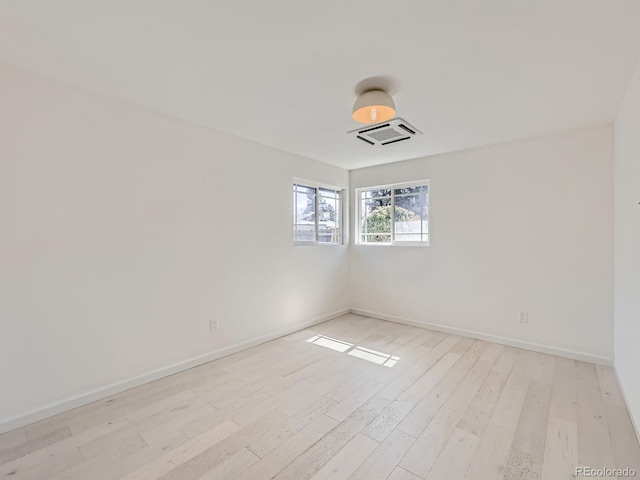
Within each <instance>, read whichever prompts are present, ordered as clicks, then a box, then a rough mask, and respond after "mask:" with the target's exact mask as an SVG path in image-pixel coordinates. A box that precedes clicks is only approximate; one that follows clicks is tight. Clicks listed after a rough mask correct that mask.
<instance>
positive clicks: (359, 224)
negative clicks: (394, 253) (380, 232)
mask: <svg viewBox="0 0 640 480" xmlns="http://www.w3.org/2000/svg"><path fill="white" fill-rule="evenodd" d="M423 186H426V187H427V240H420V241H396V240H395V236H396V231H395V230H396V226H395V223H396V222H395V211H396V210H395V209H396V194H395V190H396V189H397V188H410V187H423ZM387 189H388V190H391V203H390V207H391V233H390V236H391V241H390V242H363V241H362V235H365V233H364V232H363V231H362V192H368V191H371V190H387ZM355 197H356V201H355V204H356V205H355V207H356V208H355V210H356V211H355V218H356V222H357V223H356V232H355V233H356V238H355V242H354V243H355V245H357V246H364V247H429V246H430V245H431V182H430V181H429V180H428V179H425V180H415V181H411V182H398V183H388V184H384V185H374V186H371V187H359V188H356V191H355ZM420 222H421V223H422V222H423V219H422V218H421V219H420Z"/></svg>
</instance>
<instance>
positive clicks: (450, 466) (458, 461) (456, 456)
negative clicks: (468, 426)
mask: <svg viewBox="0 0 640 480" xmlns="http://www.w3.org/2000/svg"><path fill="white" fill-rule="evenodd" d="M479 442H480V438H479V437H478V436H476V435H473V434H471V433H469V432H465V431H464V430H461V429H459V428H457V429H456V430H455V431H454V433H453V435H452V436H451V438H450V439H449V441H448V442H447V444H446V445H445V447H444V449H443V450H442V453H440V455H439V456H438V459H437V460H436V463H435V465H434V466H433V468H432V469H431V470H430V471H429V474H428V475H427V476H426V478H427V480H458V479H462V478H464V476H465V474H466V473H467V470H468V469H469V464H470V463H471V460H472V459H473V455H474V454H475V451H476V449H477V448H478V444H479Z"/></svg>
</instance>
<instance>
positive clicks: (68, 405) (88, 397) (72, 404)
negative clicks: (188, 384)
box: [0, 308, 350, 434]
mask: <svg viewBox="0 0 640 480" xmlns="http://www.w3.org/2000/svg"><path fill="white" fill-rule="evenodd" d="M349 312H350V310H349V309H348V308H346V309H344V310H340V311H337V312H334V313H330V314H328V315H325V316H323V317H320V318H317V319H315V320H310V321H307V322H302V323H298V324H295V325H292V326H290V327H287V328H283V329H280V330H277V331H274V332H272V333H268V334H266V335H262V336H260V337H256V338H253V339H250V340H247V341H245V342H241V343H237V344H235V345H231V346H229V347H226V348H223V349H220V350H216V351H213V352H209V353H205V354H204V355H199V356H197V357H193V358H190V359H188V360H183V361H181V362H178V363H174V364H173V365H168V366H166V367H162V368H158V369H156V370H153V371H151V372H147V373H145V374H142V375H139V376H137V377H134V378H130V379H128V380H124V381H122V382H117V383H112V384H110V385H107V386H104V387H100V388H97V389H94V390H90V391H88V392H84V393H81V394H79V395H74V396H71V397H67V398H64V399H62V400H60V401H57V402H53V403H49V404H47V405H43V406H41V407H37V408H34V409H32V410H29V411H27V412H23V413H20V414H18V415H14V416H11V417H5V418H2V419H0V434H1V433H5V432H9V431H11V430H14V429H16V428H20V427H23V426H25V425H29V424H30V423H33V422H37V421H39V420H43V419H45V418H48V417H51V416H53V415H57V414H59V413H62V412H66V411H68V410H71V409H73V408H77V407H80V406H82V405H86V404H88V403H91V402H95V401H97V400H102V399H103V398H106V397H110V396H111V395H115V394H116V393H120V392H124V391H125V390H129V389H131V388H135V387H139V386H140V385H144V384H145V383H149V382H153V381H154V380H158V379H160V378H163V377H167V376H169V375H173V374H174V373H178V372H182V371H183V370H188V369H190V368H193V367H197V366H198V365H202V364H204V363H207V362H211V361H213V360H217V359H218V358H221V357H226V356H227V355H231V354H232V353H236V352H239V351H241V350H245V349H247V348H251V347H255V346H256V345H260V344H262V343H266V342H270V341H271V340H275V339H276V338H280V337H283V336H285V335H289V334H290V333H293V332H297V331H299V330H304V329H305V328H308V327H311V326H313V325H317V324H319V323H323V322H326V321H328V320H331V319H333V318H337V317H340V316H342V315H346V314H347V313H349Z"/></svg>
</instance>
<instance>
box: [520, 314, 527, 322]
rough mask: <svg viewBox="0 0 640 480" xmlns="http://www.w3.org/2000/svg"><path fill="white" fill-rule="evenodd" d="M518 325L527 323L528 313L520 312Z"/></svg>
mask: <svg viewBox="0 0 640 480" xmlns="http://www.w3.org/2000/svg"><path fill="white" fill-rule="evenodd" d="M520 323H529V312H520Z"/></svg>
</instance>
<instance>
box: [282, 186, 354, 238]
mask: <svg viewBox="0 0 640 480" xmlns="http://www.w3.org/2000/svg"><path fill="white" fill-rule="evenodd" d="M293 240H294V242H298V243H325V244H326V243H333V244H336V243H342V190H340V189H336V188H330V187H320V186H313V185H308V184H307V185H302V184H300V183H294V184H293Z"/></svg>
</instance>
